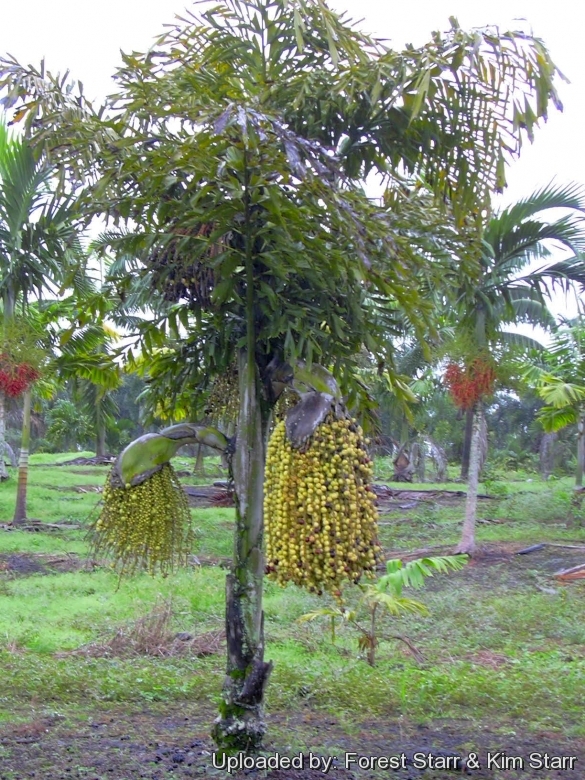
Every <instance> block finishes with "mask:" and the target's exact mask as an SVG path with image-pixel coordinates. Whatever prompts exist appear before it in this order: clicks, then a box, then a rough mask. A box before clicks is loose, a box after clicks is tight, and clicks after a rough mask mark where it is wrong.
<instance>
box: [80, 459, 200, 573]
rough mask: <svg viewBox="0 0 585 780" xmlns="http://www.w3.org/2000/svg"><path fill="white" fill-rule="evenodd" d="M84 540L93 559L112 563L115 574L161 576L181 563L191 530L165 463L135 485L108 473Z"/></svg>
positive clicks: (179, 491)
mask: <svg viewBox="0 0 585 780" xmlns="http://www.w3.org/2000/svg"><path fill="white" fill-rule="evenodd" d="M90 536H91V540H92V552H93V555H94V556H96V557H99V556H101V555H103V556H106V557H111V558H112V559H114V560H115V561H116V568H117V570H118V571H119V572H120V575H127V574H132V573H134V572H135V571H137V570H140V569H145V570H146V571H148V572H149V573H150V574H155V573H156V572H157V571H160V572H161V574H163V575H165V576H166V575H167V574H168V573H169V571H171V570H172V569H173V567H174V566H175V565H177V564H181V563H185V562H186V560H187V557H188V555H189V554H190V553H191V551H192V548H193V542H194V532H193V529H192V527H191V514H190V511H189V504H188V500H187V496H186V495H185V492H184V491H183V489H182V486H181V483H180V482H179V478H178V477H177V475H176V472H175V471H174V469H173V467H172V466H171V465H170V463H165V464H164V465H163V466H162V467H161V468H160V469H158V470H157V471H155V472H154V473H153V474H150V476H148V477H147V478H146V479H144V480H143V481H142V482H140V483H139V484H137V485H130V484H129V485H124V484H123V483H122V482H121V481H120V479H119V477H118V475H117V473H116V471H115V469H113V470H112V472H110V475H109V477H108V479H107V480H106V484H105V486H104V492H103V506H102V510H101V512H100V515H99V517H98V519H97V520H96V522H95V523H94V524H93V526H92V528H91V529H90Z"/></svg>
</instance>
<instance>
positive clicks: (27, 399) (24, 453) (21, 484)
mask: <svg viewBox="0 0 585 780" xmlns="http://www.w3.org/2000/svg"><path fill="white" fill-rule="evenodd" d="M31 396H32V390H31V388H30V387H29V388H28V389H27V390H25V391H24V407H23V410H22V443H21V445H20V457H19V459H18V485H17V488H16V508H15V510H14V517H13V519H12V522H13V524H14V525H18V524H20V523H24V522H25V521H26V485H27V482H28V452H29V447H30V408H31Z"/></svg>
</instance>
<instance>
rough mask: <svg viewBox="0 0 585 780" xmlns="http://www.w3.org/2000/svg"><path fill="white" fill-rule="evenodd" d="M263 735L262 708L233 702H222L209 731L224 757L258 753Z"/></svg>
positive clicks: (264, 728)
mask: <svg viewBox="0 0 585 780" xmlns="http://www.w3.org/2000/svg"><path fill="white" fill-rule="evenodd" d="M267 666H268V664H267ZM265 734H266V721H265V720H264V715H263V709H262V706H261V705H260V704H258V705H255V706H246V707H243V706H241V705H239V704H236V703H234V702H224V703H223V704H222V705H221V706H220V714H219V716H218V717H217V719H216V721H215V723H214V725H213V729H212V731H211V736H212V738H213V740H214V742H215V744H216V745H217V749H218V752H219V753H222V754H226V755H234V754H235V753H246V754H247V755H253V754H254V753H258V751H259V750H261V748H262V740H263V739H264V735H265Z"/></svg>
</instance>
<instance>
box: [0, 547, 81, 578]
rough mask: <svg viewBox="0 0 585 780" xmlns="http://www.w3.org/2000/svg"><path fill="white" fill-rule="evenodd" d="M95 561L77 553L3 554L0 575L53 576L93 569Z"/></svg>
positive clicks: (0, 555) (0, 561)
mask: <svg viewBox="0 0 585 780" xmlns="http://www.w3.org/2000/svg"><path fill="white" fill-rule="evenodd" d="M93 565H94V564H93V561H91V560H88V559H87V558H80V557H79V556H78V555H76V554H75V553H67V554H66V555H52V554H50V553H1V554H0V573H3V574H5V575H8V576H27V575H30V574H51V573H56V572H67V571H78V570H79V569H85V568H93Z"/></svg>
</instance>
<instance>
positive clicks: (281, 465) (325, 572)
mask: <svg viewBox="0 0 585 780" xmlns="http://www.w3.org/2000/svg"><path fill="white" fill-rule="evenodd" d="M299 407H302V403H301V404H299V405H298V406H297V407H295V408H294V409H296V410H298V409H299ZM292 411H294V410H292ZM291 438H292V437H291V436H289V434H288V433H287V424H286V421H284V420H283V421H281V422H279V423H278V425H277V426H276V427H275V429H274V431H273V433H272V436H271V438H270V441H269V444H268V452H267V459H266V475H265V487H264V491H265V492H264V495H265V499H264V519H265V529H266V558H267V567H266V570H267V573H268V575H269V576H270V577H271V578H273V579H275V580H276V581H277V582H278V583H280V584H281V585H284V584H285V583H287V582H293V583H295V584H296V585H300V586H302V587H305V588H307V589H308V590H309V591H311V592H317V593H319V594H321V593H322V592H323V591H329V592H330V593H332V594H333V595H334V596H336V597H338V598H339V597H340V596H341V587H342V584H343V583H344V582H346V581H349V582H354V583H355V582H357V581H358V580H359V579H360V577H361V576H362V575H363V574H364V573H366V574H367V573H369V572H373V571H374V569H375V567H376V564H377V562H378V559H379V553H380V549H381V548H380V547H379V546H378V539H377V510H376V503H375V500H376V497H375V494H374V492H373V491H372V488H371V480H372V463H371V460H370V458H369V457H368V453H367V450H366V444H365V441H364V438H363V433H362V430H361V428H360V426H359V425H357V424H356V422H355V421H354V420H352V419H350V418H348V417H347V416H345V415H341V416H339V415H337V414H335V413H334V412H333V411H330V412H329V413H328V414H327V415H326V416H325V417H324V419H323V420H322V422H320V423H319V424H318V425H317V426H316V428H315V429H314V431H313V433H312V435H310V436H309V437H308V438H307V439H305V440H304V441H303V442H302V443H301V444H300V446H295V443H294V442H293V441H291ZM297 444H298V443H297Z"/></svg>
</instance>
